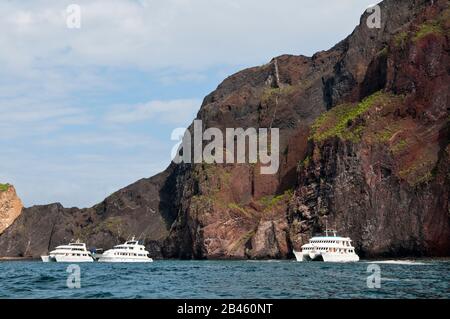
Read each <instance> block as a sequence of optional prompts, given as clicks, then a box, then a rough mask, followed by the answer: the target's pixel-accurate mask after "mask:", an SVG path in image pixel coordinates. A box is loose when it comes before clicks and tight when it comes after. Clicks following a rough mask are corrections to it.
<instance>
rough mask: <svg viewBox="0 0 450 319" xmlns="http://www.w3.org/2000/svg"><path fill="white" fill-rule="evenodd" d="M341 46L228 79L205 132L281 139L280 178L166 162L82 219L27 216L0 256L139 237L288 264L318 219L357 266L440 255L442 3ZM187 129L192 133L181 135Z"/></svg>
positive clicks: (396, 9) (444, 237) (385, 11)
mask: <svg viewBox="0 0 450 319" xmlns="http://www.w3.org/2000/svg"><path fill="white" fill-rule="evenodd" d="M381 13H382V25H381V28H380V29H370V28H368V26H367V24H366V20H367V18H368V14H365V15H363V16H362V18H361V23H360V25H359V26H358V27H357V28H356V29H355V31H354V32H353V33H352V34H351V35H350V36H349V37H348V38H347V39H345V40H344V41H342V42H340V43H339V44H337V45H336V46H335V47H333V48H332V49H330V50H329V51H324V52H319V53H317V54H315V55H314V56H312V57H304V56H291V55H284V56H280V57H277V58H275V59H273V60H272V61H271V62H270V63H268V64H266V65H264V66H261V67H255V68H251V69H247V70H244V71H241V72H239V73H237V74H235V75H233V76H231V77H229V78H227V79H226V80H225V81H224V82H223V83H222V84H221V85H219V87H218V88H217V89H216V90H215V91H214V92H212V93H211V94H210V95H208V96H207V97H206V98H205V99H204V101H203V104H202V107H201V109H200V111H199V113H198V116H197V117H198V119H201V120H202V122H203V125H204V128H208V127H217V128H219V129H222V130H224V129H225V128H227V127H231V128H237V127H242V128H244V129H245V128H249V127H255V128H260V127H276V128H279V129H280V169H279V171H278V173H277V174H275V175H261V174H260V164H256V165H250V164H236V165H231V164H227V165H216V164H214V165H213V164H192V165H191V164H179V165H175V164H171V165H170V167H169V168H168V169H167V170H166V171H164V172H163V173H161V174H160V175H157V176H155V177H153V178H151V179H146V180H142V181H139V182H137V183H136V184H134V185H131V186H129V187H127V188H125V189H123V190H121V191H119V192H117V193H116V194H113V195H112V196H111V197H109V198H107V199H106V200H105V201H104V202H102V203H101V204H99V205H97V206H95V207H93V208H89V209H83V210H78V209H65V208H63V207H61V206H60V205H57V204H55V205H50V206H41V207H33V208H29V209H25V210H24V212H23V214H22V215H21V216H20V217H19V218H18V219H17V220H16V222H15V223H14V224H13V225H12V226H11V227H10V228H9V229H8V230H7V231H6V232H5V233H4V234H3V235H1V236H0V256H38V255H39V254H41V253H44V252H46V251H48V249H50V248H51V247H53V246H55V245H56V244H60V243H62V242H65V241H68V240H70V239H72V238H75V237H79V238H80V239H83V240H85V241H87V242H88V244H89V245H91V246H93V245H96V246H97V247H98V246H103V247H104V248H108V247H109V246H111V245H112V244H115V243H117V242H119V241H120V240H123V239H126V237H127V236H129V235H131V234H135V235H141V238H142V239H145V241H146V244H147V246H148V248H149V249H150V251H151V253H152V254H153V255H154V256H156V257H158V256H159V257H168V258H287V257H290V256H291V251H292V248H299V246H301V244H302V243H304V242H305V241H306V240H307V239H308V237H309V236H311V235H312V234H313V233H314V232H318V231H322V230H323V229H324V225H325V221H328V224H329V225H330V226H331V225H332V226H336V227H337V228H338V230H340V232H341V233H342V234H343V235H349V236H351V237H352V239H353V240H354V241H355V245H356V247H357V248H358V251H359V253H361V254H362V255H366V256H380V255H385V256H388V255H389V256H403V255H449V253H450V226H449V225H450V212H449V208H448V201H449V185H450V183H449V152H450V150H449V146H448V111H449V109H448V105H449V91H450V90H449V83H450V81H449V46H448V37H449V31H448V30H449V25H448V24H449V21H450V19H449V8H448V1H434V3H431V2H430V1H425V0H415V1H411V0H408V1H407V0H400V1H398V0H395V1H394V0H386V1H384V2H383V3H382V4H381ZM190 129H191V130H192V127H191V128H190Z"/></svg>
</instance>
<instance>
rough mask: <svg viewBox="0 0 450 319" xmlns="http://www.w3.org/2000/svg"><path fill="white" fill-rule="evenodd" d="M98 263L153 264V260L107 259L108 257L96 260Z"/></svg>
mask: <svg viewBox="0 0 450 319" xmlns="http://www.w3.org/2000/svg"><path fill="white" fill-rule="evenodd" d="M98 262H99V263H151V262H153V259H151V258H132V257H129V258H125V257H122V258H120V257H117V256H114V257H108V256H102V257H100V258H99V259H98Z"/></svg>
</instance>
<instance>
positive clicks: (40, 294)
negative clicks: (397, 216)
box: [0, 260, 450, 299]
mask: <svg viewBox="0 0 450 319" xmlns="http://www.w3.org/2000/svg"><path fill="white" fill-rule="evenodd" d="M371 265H372V266H371ZM373 265H378V266H373ZM68 266H69V265H68V264H59V263H42V262H38V261H32V262H30V261H4V262H0V298H33V299H35V298H152V299H153V298H213V299H215V298H277V299H279V298H445V299H448V298H450V260H419V261H404V260H403V261H386V260H385V261H379V262H376V261H370V262H364V261H361V262H358V263H349V264H331V263H321V262H310V263H298V262H294V261H155V262H153V263H146V264H103V263H86V264H79V266H80V286H81V287H80V288H79V289H70V288H68V286H67V279H68V276H69V275H70V274H69V273H68V272H67V267H68ZM368 267H370V268H369V269H372V271H373V269H375V273H374V272H371V271H370V272H368ZM378 267H379V268H378ZM378 269H379V271H380V275H381V280H380V287H379V288H376V287H374V285H373V284H372V285H370V286H371V287H370V288H369V287H368V285H367V278H368V276H370V275H375V276H376V275H377V270H378ZM369 282H370V283H376V280H374V279H373V277H370V279H369Z"/></svg>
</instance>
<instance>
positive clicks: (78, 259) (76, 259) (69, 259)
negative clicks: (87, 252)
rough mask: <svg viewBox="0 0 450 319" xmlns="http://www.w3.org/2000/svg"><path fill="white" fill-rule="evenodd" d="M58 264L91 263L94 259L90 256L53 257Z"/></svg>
mask: <svg viewBox="0 0 450 319" xmlns="http://www.w3.org/2000/svg"><path fill="white" fill-rule="evenodd" d="M55 259H56V262H58V263H91V262H94V259H93V258H92V257H90V256H55Z"/></svg>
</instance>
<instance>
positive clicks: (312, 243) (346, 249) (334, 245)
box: [294, 229, 359, 262]
mask: <svg viewBox="0 0 450 319" xmlns="http://www.w3.org/2000/svg"><path fill="white" fill-rule="evenodd" d="M330 233H332V236H329V234H330ZM294 254H295V258H296V259H297V261H325V262H352V261H358V260H359V256H358V255H357V254H356V253H355V247H353V246H352V241H351V239H350V238H349V237H340V236H337V235H336V231H335V230H328V229H327V230H326V231H325V236H315V237H312V238H311V239H310V240H309V243H307V244H305V245H303V246H302V250H301V251H295V250H294Z"/></svg>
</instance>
